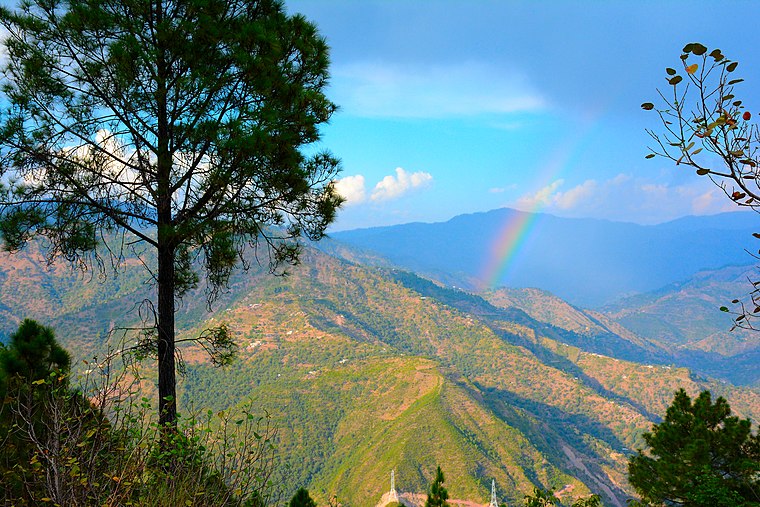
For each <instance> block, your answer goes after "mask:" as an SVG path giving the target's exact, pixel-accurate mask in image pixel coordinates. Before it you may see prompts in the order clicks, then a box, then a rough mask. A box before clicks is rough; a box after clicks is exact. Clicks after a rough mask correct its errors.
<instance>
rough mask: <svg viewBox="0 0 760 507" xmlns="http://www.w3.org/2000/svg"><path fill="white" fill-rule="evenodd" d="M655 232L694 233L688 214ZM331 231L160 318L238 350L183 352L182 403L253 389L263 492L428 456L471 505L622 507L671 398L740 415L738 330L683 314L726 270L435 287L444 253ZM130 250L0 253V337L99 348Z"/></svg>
mask: <svg viewBox="0 0 760 507" xmlns="http://www.w3.org/2000/svg"><path fill="white" fill-rule="evenodd" d="M743 218H744V217H742V219H743ZM732 219H733V218H732ZM462 220H463V221H465V222H466V221H467V220H465V219H462ZM468 220H469V219H468ZM714 220H716V221H720V220H718V219H714ZM697 222H698V220H697ZM666 225H667V224H666ZM400 227H401V228H402V229H403V228H404V227H407V226H400ZM420 227H421V226H420ZM606 227H613V225H611V224H607V225H606ZM626 227H628V225H626ZM669 227H675V228H677V229H678V230H680V231H685V230H687V229H689V228H691V229H692V230H697V231H703V230H704V229H702V228H701V226H699V225H698V224H697V223H696V222H692V221H690V220H684V221H683V222H682V223H681V224H680V225H679V224H670V225H669ZM423 228H424V227H423ZM630 230H631V231H635V230H639V229H636V228H631V229H630ZM744 230H745V229H743V228H737V229H734V230H733V231H734V236H732V235H730V234H729V235H727V236H725V237H726V238H728V237H733V238H734V239H735V238H736V237H739V236H740V235H741V234H743V232H742V231H744ZM386 232H389V231H386ZM346 234H348V233H346ZM357 234H358V233H357ZM420 234H422V233H420ZM426 234H427V233H426ZM679 234H681V233H679ZM683 234H685V233H683ZM716 234H717V233H716ZM721 234H723V233H721ZM335 236H336V239H338V237H339V236H338V235H335ZM340 236H343V235H342V234H341V235H340ZM654 236H656V235H652V236H651V237H654ZM473 237H474V236H473ZM343 239H344V238H343V237H340V240H341V242H338V241H327V242H325V243H320V244H318V245H315V246H307V247H306V249H305V251H304V253H303V255H302V258H301V264H300V265H299V266H296V267H293V268H291V270H290V275H289V276H287V277H274V276H272V275H271V274H269V273H268V270H267V269H266V267H263V268H262V267H260V266H258V265H257V264H256V263H255V262H253V263H252V267H251V268H250V269H249V270H248V271H246V272H238V273H236V274H235V276H234V277H233V279H232V280H231V283H230V287H229V290H228V291H227V292H226V293H225V294H223V295H222V297H221V298H220V299H219V300H218V301H217V302H216V303H215V305H214V306H213V310H214V311H213V312H212V313H209V312H207V311H206V310H207V309H206V300H205V295H204V292H203V289H202V288H201V289H198V290H197V291H195V292H192V293H189V294H188V295H186V296H185V298H184V299H183V302H182V304H181V306H180V308H179V310H178V315H177V317H178V318H177V323H178V333H179V336H180V337H187V336H194V335H197V334H198V333H200V332H201V331H202V330H203V329H205V328H207V327H209V326H210V325H213V324H215V323H218V322H220V321H222V322H226V323H227V324H228V325H229V326H230V329H231V330H232V332H233V333H234V336H235V337H236V340H237V342H238V344H239V347H240V348H239V357H238V359H237V360H236V361H235V362H234V363H233V364H232V365H231V366H229V367H227V368H223V369H220V368H216V367H214V366H213V365H211V364H210V362H209V361H208V360H207V358H206V357H205V356H204V354H203V353H202V351H200V350H197V349H194V348H186V349H184V350H183V357H184V358H185V360H186V362H187V368H186V374H185V376H184V377H183V378H182V380H181V383H180V393H181V399H180V406H181V408H182V410H190V407H196V408H199V409H204V410H205V409H210V410H227V409H234V407H235V406H237V405H239V404H242V403H244V401H245V400H253V401H254V403H255V404H256V406H258V407H260V409H261V412H262V413H264V412H268V413H269V414H271V415H272V417H273V419H274V421H275V422H276V424H277V426H278V427H279V439H278V444H277V445H278V451H279V452H278V454H279V456H280V458H279V461H278V468H277V481H276V483H277V486H278V487H279V488H280V490H281V492H282V498H283V499H286V498H289V495H292V493H293V492H294V491H295V489H297V488H298V487H300V486H305V487H307V488H309V490H310V492H312V496H314V497H315V498H316V499H317V500H318V501H319V503H320V504H324V503H326V500H327V499H328V498H329V497H330V496H332V495H333V494H335V495H337V498H338V499H339V500H340V501H341V502H342V504H343V505H344V506H354V507H364V506H367V507H369V506H373V505H375V504H376V503H377V501H378V500H380V498H381V495H382V494H383V493H384V492H386V491H387V490H388V488H389V480H390V471H391V470H395V471H396V472H395V473H396V486H397V489H399V490H400V491H402V492H410V493H424V492H425V490H426V488H427V485H428V483H429V482H430V481H431V479H432V476H433V474H434V472H435V467H436V466H437V465H441V467H442V468H443V470H444V472H445V473H446V478H447V480H446V487H447V489H448V490H449V493H450V494H451V496H452V498H454V499H459V500H463V501H464V500H467V501H470V502H474V503H473V504H471V505H477V504H487V501H488V499H489V497H490V483H491V479H492V478H493V479H495V480H496V483H497V494H498V497H499V499H500V501H503V502H505V503H507V505H518V504H521V503H522V498H523V495H524V494H526V493H529V492H530V491H531V490H532V487H533V486H534V485H535V486H540V487H545V488H550V487H553V488H556V489H557V490H561V491H562V498H563V501H566V502H568V503H569V502H570V501H572V499H574V498H579V497H582V496H585V495H588V494H589V493H591V492H596V493H599V494H601V495H602V496H603V498H604V500H605V505H615V506H622V505H625V500H626V499H627V498H628V497H629V496H630V495H631V494H632V491H631V489H630V486H628V484H627V482H626V462H627V456H629V455H630V454H631V453H632V452H635V449H637V448H640V447H642V446H643V445H644V442H643V439H642V434H643V432H645V431H647V430H648V429H650V428H651V424H652V423H653V422H656V421H658V420H659V418H660V417H661V415H662V414H663V413H664V411H665V409H666V407H667V406H668V405H669V403H670V401H671V400H672V396H673V393H674V391H675V390H676V389H678V388H680V387H683V388H685V389H686V390H687V391H688V392H689V393H691V394H696V393H697V392H699V391H700V390H702V389H710V390H711V391H712V392H713V393H714V394H715V395H721V396H724V397H725V398H726V399H728V401H729V402H730V404H731V407H732V408H733V409H734V411H735V412H736V413H738V414H739V415H741V416H743V417H750V418H752V420H753V421H758V420H760V392H759V391H758V384H757V380H758V379H757V372H756V370H757V368H756V367H755V365H756V364H757V362H756V359H755V360H754V362H752V360H751V359H748V360H746V361H745V362H744V363H742V359H743V358H745V357H746V358H752V357H755V358H756V357H757V356H756V355H755V356H752V354H757V350H758V348H757V347H756V346H755V345H754V343H753V342H752V339H753V337H752V335H751V334H747V335H742V336H741V337H740V336H739V335H728V334H726V335H725V336H726V337H727V338H724V339H723V340H724V341H726V343H725V344H723V345H721V346H719V345H718V342H720V338H718V337H719V336H723V335H721V334H720V329H721V327H722V326H723V324H721V323H720V322H718V321H712V320H710V319H708V318H705V320H704V321H699V320H698V319H696V317H692V318H689V314H687V313H685V312H686V311H687V309H689V308H691V307H692V305H693V304H694V301H693V299H694V298H696V299H697V300H700V301H702V300H703V301H706V303H705V304H706V306H705V307H704V308H700V309H698V310H695V311H694V314H695V315H701V314H702V313H705V314H708V313H713V314H715V315H717V317H719V318H723V319H725V318H726V314H724V313H722V312H719V311H718V310H717V308H713V310H714V311H713V312H709V309H710V308H712V307H713V304H716V305H717V304H718V303H719V302H720V301H722V298H723V297H726V296H727V295H728V294H732V293H734V291H735V290H738V289H739V288H740V287H742V286H743V285H742V280H743V276H744V274H746V271H745V272H742V271H741V269H740V268H738V267H725V268H721V269H716V270H712V271H704V270H703V271H696V272H695V273H693V274H690V275H689V276H686V277H684V278H683V279H680V280H676V281H674V282H669V283H670V285H668V283H664V284H662V285H661V286H658V287H657V288H656V289H657V290H656V291H654V292H642V293H640V294H637V295H636V296H635V297H633V296H632V297H631V298H629V299H622V300H618V301H617V302H615V303H611V304H610V305H608V306H603V307H597V308H596V309H594V310H588V309H584V308H583V307H582V306H580V305H579V304H578V303H575V302H574V303H572V304H571V303H569V302H567V301H566V300H564V299H562V298H560V297H558V296H556V295H554V294H552V293H551V292H549V291H548V290H546V289H543V288H542V289H530V288H519V287H518V288H505V287H501V288H496V289H492V290H488V291H484V292H474V291H472V290H463V289H460V288H455V287H452V282H453V281H454V279H455V278H456V279H458V280H462V281H466V280H467V279H470V280H471V282H470V283H473V282H472V278H471V277H470V275H468V274H467V273H466V272H459V273H457V272H456V270H455V269H454V268H452V267H447V265H445V264H441V265H440V268H441V271H440V273H443V275H442V276H441V277H435V276H432V275H433V272H434V271H435V269H432V268H431V269H422V268H420V273H414V272H413V271H412V270H411V269H410V268H411V266H409V265H403V266H402V265H400V264H401V263H399V262H398V258H395V259H394V258H393V257H392V256H388V257H385V256H384V255H383V252H377V251H373V250H371V248H370V246H369V245H362V246H361V247H355V246H352V245H350V244H347V243H343V242H342V241H343ZM453 241H454V243H453V244H452V245H455V244H462V245H464V244H466V243H467V239H466V238H460V239H455V240H453ZM637 241H638V242H639V243H640V242H641V240H637ZM437 244H438V245H439V246H440V248H442V249H443V246H442V245H447V244H449V241H448V240H446V239H445V238H442V239H440V240H439V241H438V243H437ZM317 246H318V248H317ZM428 246H430V245H428ZM600 248H601V247H600ZM432 249H433V248H432V246H431V250H432ZM407 253H408V254H409V255H411V254H412V253H414V252H413V251H411V250H410V251H408V252H407ZM444 254H445V252H443V251H442V255H444ZM425 255H429V256H430V257H431V258H432V253H429V254H425ZM695 255H697V254H695ZM745 255H746V254H745ZM141 259H142V260H141V261H140V260H137V259H136V258H132V257H128V258H127V260H126V262H125V263H124V265H123V266H122V267H121V268H120V269H119V270H118V272H117V273H114V272H112V271H110V268H106V270H105V271H104V272H103V276H100V272H99V271H97V270H95V271H94V272H93V271H90V272H88V273H86V274H84V275H82V274H81V273H78V272H75V271H71V270H70V269H69V267H68V266H66V265H64V264H62V263H54V264H53V265H52V266H51V267H48V266H47V265H46V264H45V262H44V259H43V258H42V257H41V256H40V254H39V252H38V251H37V250H36V249H35V247H34V245H32V247H31V248H30V249H29V250H28V251H24V252H21V253H18V254H15V255H5V254H4V255H2V256H1V257H0V332H3V333H4V334H6V335H7V333H8V332H10V331H12V330H13V329H14V328H15V326H16V325H17V323H18V321H19V319H21V318H23V317H33V318H36V319H38V320H40V321H42V322H43V323H46V324H50V325H53V326H54V327H55V329H56V332H57V336H58V338H59V340H60V341H61V342H62V343H63V344H64V346H66V347H67V348H69V349H70V350H72V351H73V352H74V353H75V356H76V357H79V358H87V357H90V356H92V355H94V354H99V353H102V351H103V349H104V347H105V345H106V344H107V343H108V342H109V340H113V339H115V338H116V337H117V335H116V334H115V333H114V331H115V330H116V329H118V328H119V327H128V326H134V325H136V324H138V323H139V319H138V316H137V315H138V312H137V309H138V305H139V304H140V302H141V301H143V300H144V299H145V298H149V297H151V296H152V290H153V288H152V287H151V285H150V284H149V283H147V282H146V278H147V277H146V275H145V272H144V268H143V266H142V262H145V263H147V264H148V265H150V263H151V262H153V261H152V259H151V258H150V256H149V255H142V256H141ZM745 261H746V259H745ZM407 262H409V263H411V262H414V261H413V260H407ZM637 269H643V268H637ZM695 269H696V268H695ZM699 269H703V268H699ZM744 269H749V268H744ZM451 273H453V274H451ZM453 284H454V285H457V286H458V287H463V286H464V283H461V282H456V283H453ZM531 285H540V284H537V283H536V284H531ZM473 286H474V285H473ZM728 297H731V296H728ZM669 314H671V315H672V314H677V315H678V316H679V318H668V315H669ZM730 324H731V320H730V318H729V320H728V321H727V322H726V328H728V327H730ZM731 340H733V342H731V343H728V342H729V341H731ZM754 340H755V343H757V342H758V341H760V340H757V339H756V338H754ZM721 361H723V362H721ZM731 366H732V367H731ZM150 367H151V365H150V364H149V363H146V368H148V370H149V369H150Z"/></svg>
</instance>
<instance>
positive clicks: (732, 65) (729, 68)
mask: <svg viewBox="0 0 760 507" xmlns="http://www.w3.org/2000/svg"><path fill="white" fill-rule="evenodd" d="M737 65H739V62H731V63H729V64H728V66H727V67H726V70H727V71H728V72H733V71H735V70H736V66H737Z"/></svg>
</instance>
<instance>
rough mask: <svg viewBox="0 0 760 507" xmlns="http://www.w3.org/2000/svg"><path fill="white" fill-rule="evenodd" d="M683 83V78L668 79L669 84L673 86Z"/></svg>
mask: <svg viewBox="0 0 760 507" xmlns="http://www.w3.org/2000/svg"><path fill="white" fill-rule="evenodd" d="M681 81H683V78H682V77H681V76H675V77H672V78H670V79H668V83H670V84H672V85H673V86H675V85H677V84H678V83H680V82H681Z"/></svg>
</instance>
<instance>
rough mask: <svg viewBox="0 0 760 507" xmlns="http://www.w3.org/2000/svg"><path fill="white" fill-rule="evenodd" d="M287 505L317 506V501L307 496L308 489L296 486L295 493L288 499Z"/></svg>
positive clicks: (294, 506)
mask: <svg viewBox="0 0 760 507" xmlns="http://www.w3.org/2000/svg"><path fill="white" fill-rule="evenodd" d="M288 506H289V507H317V503H316V502H315V501H314V500H312V498H311V496H309V491H308V490H306V489H304V488H298V491H296V494H295V495H293V498H291V499H290V503H289V504H288Z"/></svg>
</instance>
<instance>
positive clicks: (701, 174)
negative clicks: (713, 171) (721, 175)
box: [697, 169, 710, 176]
mask: <svg viewBox="0 0 760 507" xmlns="http://www.w3.org/2000/svg"><path fill="white" fill-rule="evenodd" d="M697 174H698V175H700V176H704V175H705V174H710V170H709V169H697Z"/></svg>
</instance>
